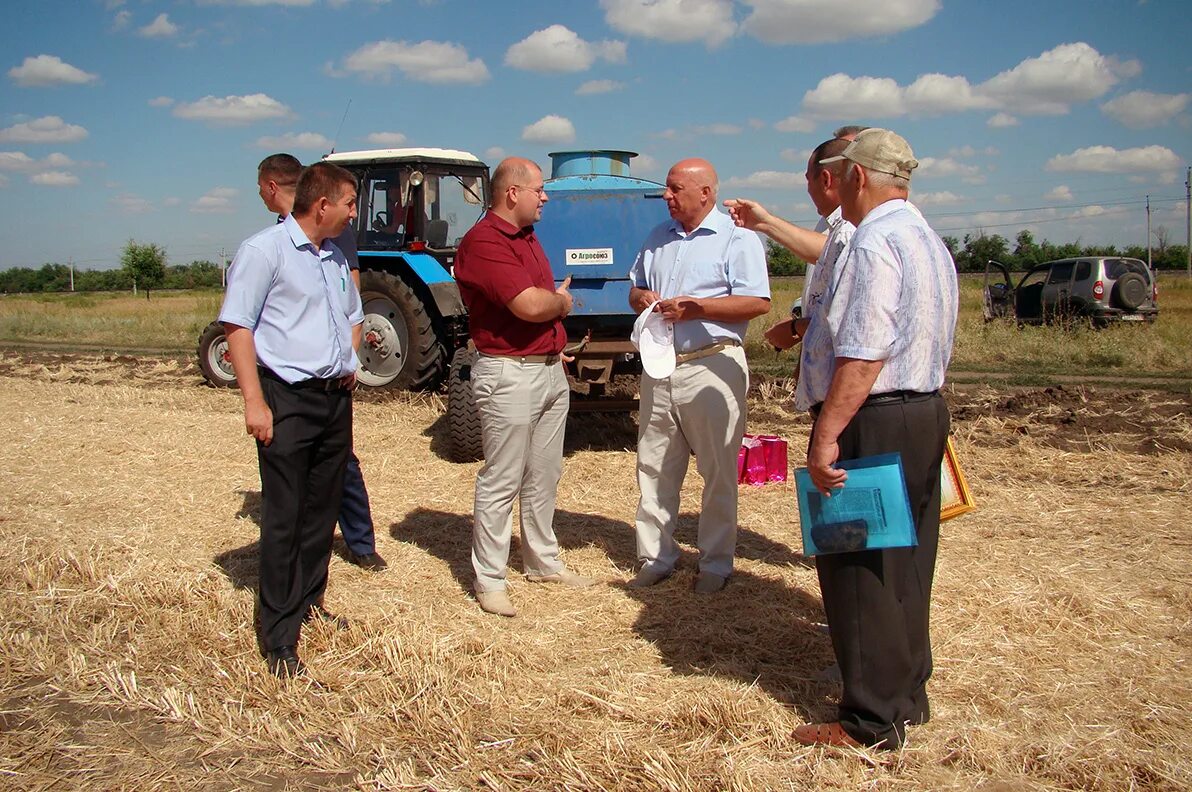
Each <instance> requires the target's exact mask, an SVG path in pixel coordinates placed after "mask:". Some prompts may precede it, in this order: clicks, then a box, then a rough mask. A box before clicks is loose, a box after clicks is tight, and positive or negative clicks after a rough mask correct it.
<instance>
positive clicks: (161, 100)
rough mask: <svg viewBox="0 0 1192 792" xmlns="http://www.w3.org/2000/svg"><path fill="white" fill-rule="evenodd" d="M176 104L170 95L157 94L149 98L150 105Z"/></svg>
mask: <svg viewBox="0 0 1192 792" xmlns="http://www.w3.org/2000/svg"><path fill="white" fill-rule="evenodd" d="M172 104H174V100H173V99H171V98H170V97H168V96H155V97H154V98H152V99H150V100H149V106H150V107H169V106H170V105H172Z"/></svg>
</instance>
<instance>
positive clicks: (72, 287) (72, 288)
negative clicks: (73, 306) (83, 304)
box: [66, 257, 74, 291]
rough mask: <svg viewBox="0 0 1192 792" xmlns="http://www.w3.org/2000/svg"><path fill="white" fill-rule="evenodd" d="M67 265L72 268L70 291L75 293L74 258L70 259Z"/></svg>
mask: <svg viewBox="0 0 1192 792" xmlns="http://www.w3.org/2000/svg"><path fill="white" fill-rule="evenodd" d="M66 264H67V266H69V267H70V290H71V291H74V257H71V258H68V259H67V260H66Z"/></svg>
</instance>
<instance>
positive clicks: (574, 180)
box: [535, 150, 670, 339]
mask: <svg viewBox="0 0 1192 792" xmlns="http://www.w3.org/2000/svg"><path fill="white" fill-rule="evenodd" d="M636 156H637V154H636V153H634V152H632V151H617V150H597V151H558V152H554V153H552V154H551V155H550V157H551V177H550V179H549V180H547V182H546V192H547V195H548V196H549V198H550V200H549V202H548V203H547V204H546V206H545V207H544V208H543V210H542V220H540V221H539V222H538V223H536V224H535V230H536V232H537V234H538V238H539V240H540V241H541V242H542V247H543V249H544V250H545V251H546V255H547V257H548V258H549V259H550V263H551V268H552V269H553V270H554V275H555V281H556V282H562V280H563V279H564V278H566V277H567V276H568V275H570V276H571V294H572V297H573V298H574V299H575V307H574V309H573V313H572V314H571V316H570V317H568V319H567V321H566V322H565V324H566V325H567V327H568V335H569V336H570V337H572V338H573V339H574V338H577V337H578V338H582V337H584V336H585V335H589V334H590V335H589V337H590V338H592V339H599V338H609V339H611V338H619V339H628V337H629V330H630V328H631V327H632V325H633V319H634V315H633V313H632V310H631V309H630V307H629V287H630V283H629V268H630V266H632V264H633V260H634V258H635V257H636V255H637V251H638V249H639V248H640V247H641V244H642V242H643V241H644V240H645V238H646V235H647V234H649V233H650V231H651V230H652V229H653V228H654V227H655V226H656V225H658V224H659V223H661V222H663V221H665V220H668V219H670V213H669V212H668V211H667V208H666V203H665V202H664V201H663V200H662V192H663V190H664V189H665V186H664V185H662V184H659V183H657V182H652V181H647V180H645V179H638V178H634V177H633V176H632V175H631V174H630V168H629V160H630V159H631V158H633V157H636Z"/></svg>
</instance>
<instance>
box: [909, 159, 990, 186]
mask: <svg viewBox="0 0 1192 792" xmlns="http://www.w3.org/2000/svg"><path fill="white" fill-rule="evenodd" d="M915 176H916V177H927V178H939V177H947V176H955V177H958V178H960V179H963V180H964V181H966V182H968V183H969V184H980V183H981V182H982V181H984V178H983V177H982V176H981V168H980V167H978V166H976V165H968V164H965V163H963V162H959V161H958V160H955V159H952V158H951V157H940V158H936V157H920V158H919V167H918V168H916V169H915Z"/></svg>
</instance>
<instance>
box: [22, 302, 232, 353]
mask: <svg viewBox="0 0 1192 792" xmlns="http://www.w3.org/2000/svg"><path fill="white" fill-rule="evenodd" d="M222 300H223V295H222V294H221V293H220V292H214V291H160V292H153V293H152V295H151V297H150V299H148V300H146V299H145V297H144V296H143V295H138V296H136V297H134V296H132V295H131V294H127V293H113V292H102V293H87V294H30V295H6V296H4V297H3V298H0V341H7V342H15V343H61V344H78V345H79V346H87V347H90V346H105V347H113V348H137V349H166V350H185V349H192V348H193V347H194V344H195V341H196V339H197V338H198V335H199V333H200V332H202V329H203V328H204V327H206V326H207V324H208V323H209V322H211V321H212V320H213V319H215V317H216V315H217V314H218V313H219V306H220V303H221V302H222Z"/></svg>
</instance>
